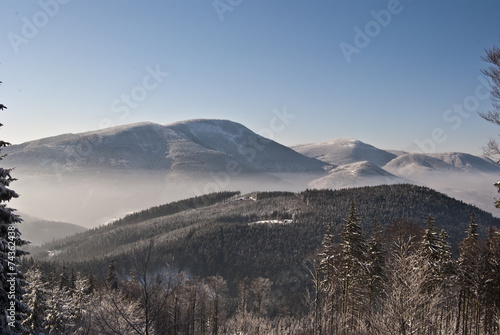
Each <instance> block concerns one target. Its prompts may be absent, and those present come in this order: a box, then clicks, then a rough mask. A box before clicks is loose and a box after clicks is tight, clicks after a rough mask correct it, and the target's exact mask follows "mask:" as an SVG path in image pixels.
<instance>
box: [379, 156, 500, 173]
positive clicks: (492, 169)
mask: <svg viewBox="0 0 500 335" xmlns="http://www.w3.org/2000/svg"><path fill="white" fill-rule="evenodd" d="M382 167H383V168H384V169H385V170H387V171H390V172H391V173H394V174H397V175H401V176H405V177H412V176H418V175H421V174H425V173H429V172H466V173H474V172H475V173H499V172H500V167H499V166H498V165H497V164H495V162H493V161H492V160H491V159H489V158H486V157H478V156H474V155H470V154H466V153H458V152H450V153H436V154H417V153H405V154H403V155H401V156H398V157H396V158H395V159H393V160H391V161H390V162H388V163H387V164H386V165H384V166H382Z"/></svg>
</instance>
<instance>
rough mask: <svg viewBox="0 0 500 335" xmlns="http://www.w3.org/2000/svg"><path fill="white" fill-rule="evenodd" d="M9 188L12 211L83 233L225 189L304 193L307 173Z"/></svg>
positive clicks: (142, 176)
mask: <svg viewBox="0 0 500 335" xmlns="http://www.w3.org/2000/svg"><path fill="white" fill-rule="evenodd" d="M16 178H18V181H16V182H15V183H13V184H12V185H11V186H12V188H13V189H14V190H15V191H16V192H17V193H19V195H20V197H19V198H18V199H16V200H15V201H13V203H12V207H14V208H16V209H18V210H19V211H20V212H23V213H27V214H29V215H32V216H35V217H39V218H43V219H46V220H54V221H63V222H69V223H74V224H78V225H81V226H84V227H87V228H92V227H96V226H99V225H102V224H106V223H108V222H109V221H112V220H114V219H118V218H120V217H122V216H124V215H125V214H127V213H131V212H135V211H140V210H143V209H147V208H150V207H152V206H157V205H161V204H165V203H168V202H172V201H176V200H181V199H185V198H188V197H193V196H199V195H202V194H206V193H211V192H219V191H224V190H233V191H241V192H243V193H247V192H252V191H276V190H282V191H293V192H298V191H301V190H304V189H305V188H307V184H308V183H309V182H310V181H311V180H312V179H314V178H315V176H311V175H310V174H273V175H270V174H254V175H252V174H245V175H238V176H229V175H227V174H221V175H217V174H212V175H207V176H200V175H198V176H197V175H192V176H186V175H172V174H167V173H161V172H157V171H154V172H152V171H142V172H133V173H132V172H129V171H123V172H116V171H113V172H102V171H101V172H95V173H91V174H82V173H79V174H69V173H68V174H64V175H59V176H54V175H45V174H43V175H34V174H24V173H23V174H19V173H17V174H16Z"/></svg>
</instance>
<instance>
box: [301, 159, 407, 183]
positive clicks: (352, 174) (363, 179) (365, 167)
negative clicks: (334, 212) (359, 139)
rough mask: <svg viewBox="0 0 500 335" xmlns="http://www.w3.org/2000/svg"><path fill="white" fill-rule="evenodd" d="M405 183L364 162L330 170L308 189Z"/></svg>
mask: <svg viewBox="0 0 500 335" xmlns="http://www.w3.org/2000/svg"><path fill="white" fill-rule="evenodd" d="M407 182H408V181H407V180H405V179H403V178H399V177H397V176H395V175H393V174H391V173H389V172H387V171H385V170H383V169H382V168H380V167H378V166H377V165H375V164H373V163H371V162H368V161H364V162H356V163H350V164H344V165H340V166H338V167H336V168H334V169H332V170H331V171H330V172H329V173H328V175H326V176H324V177H321V178H318V179H316V180H314V181H312V182H310V183H309V187H311V188H316V189H322V188H333V189H336V188H345V187H355V186H374V185H388V184H397V183H407Z"/></svg>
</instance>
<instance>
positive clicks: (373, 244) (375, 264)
mask: <svg viewBox="0 0 500 335" xmlns="http://www.w3.org/2000/svg"><path fill="white" fill-rule="evenodd" d="M382 237H383V231H382V226H381V225H380V223H379V222H378V220H375V221H374V223H373V228H372V233H371V236H370V239H369V241H368V255H367V257H368V264H367V265H368V279H369V297H370V307H372V308H373V307H375V306H374V305H375V302H376V300H377V297H378V295H379V294H380V292H381V291H382V288H383V285H384V280H385V278H384V268H385V254H384V250H383V244H384V243H383V241H382Z"/></svg>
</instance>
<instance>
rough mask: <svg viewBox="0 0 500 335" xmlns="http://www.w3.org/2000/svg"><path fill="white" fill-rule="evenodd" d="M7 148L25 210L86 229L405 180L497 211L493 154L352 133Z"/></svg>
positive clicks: (221, 128) (184, 135)
mask: <svg viewBox="0 0 500 335" xmlns="http://www.w3.org/2000/svg"><path fill="white" fill-rule="evenodd" d="M2 153H5V154H7V155H8V156H7V157H6V158H5V159H4V160H3V161H2V163H3V165H4V166H6V167H16V170H15V172H14V176H15V177H16V178H18V179H19V181H18V182H16V184H13V187H14V189H15V190H16V191H19V193H20V194H21V198H20V199H19V200H18V201H19V204H20V205H19V207H20V208H19V209H20V210H22V211H24V212H27V213H29V214H33V215H36V216H39V217H46V216H47V215H51V216H50V217H51V218H55V219H57V220H58V221H69V222H75V223H78V224H80V225H83V226H86V227H93V226H96V225H99V224H102V223H104V222H106V221H107V220H109V219H113V218H116V217H119V216H121V215H123V214H124V213H126V212H130V211H136V210H140V209H143V208H147V207H150V206H153V205H158V204H161V203H165V202H168V201H174V200H178V199H181V198H185V197H189V196H195V195H200V194H203V193H209V192H214V191H222V190H241V191H243V192H250V191H256V190H265V191H269V190H287V191H301V190H303V189H305V188H347V187H353V186H366V185H380V184H395V183H413V184H418V185H425V186H428V187H431V188H434V189H436V190H439V191H442V192H444V193H446V194H448V195H450V196H453V197H455V198H457V199H460V200H463V201H466V202H469V203H472V204H474V205H476V206H478V207H480V208H482V209H485V210H487V211H490V212H494V211H495V209H494V207H493V197H494V196H495V195H496V194H495V188H494V187H493V183H494V182H495V180H496V176H494V175H497V174H499V173H500V166H499V165H497V164H495V163H494V162H493V161H492V160H490V159H488V158H485V157H479V156H474V155H470V154H465V153H439V154H435V153H433V154H419V153H408V152H402V151H394V150H382V149H378V148H376V147H374V146H372V145H369V144H366V143H363V142H361V141H358V140H352V139H335V140H332V141H329V142H324V143H313V144H303V145H297V146H293V147H291V148H290V147H286V146H284V145H281V144H279V143H277V142H275V141H272V140H270V139H267V138H264V137H262V136H260V135H258V134H256V133H254V132H253V131H251V130H250V129H248V128H246V127H245V126H243V125H241V124H238V123H235V122H232V121H228V120H206V119H198V120H188V121H182V122H177V123H173V124H168V125H159V124H154V123H137V124H131V125H125V126H118V127H113V128H108V129H103V130H97V131H91V132H86V133H81V134H65V135H59V136H55V137H49V138H44V139H40V140H36V141H30V142H26V143H23V144H19V145H13V146H10V147H7V148H5V149H3V151H2ZM15 185H19V186H18V187H19V188H16V187H17V186H15ZM56 214H57V215H56Z"/></svg>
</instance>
